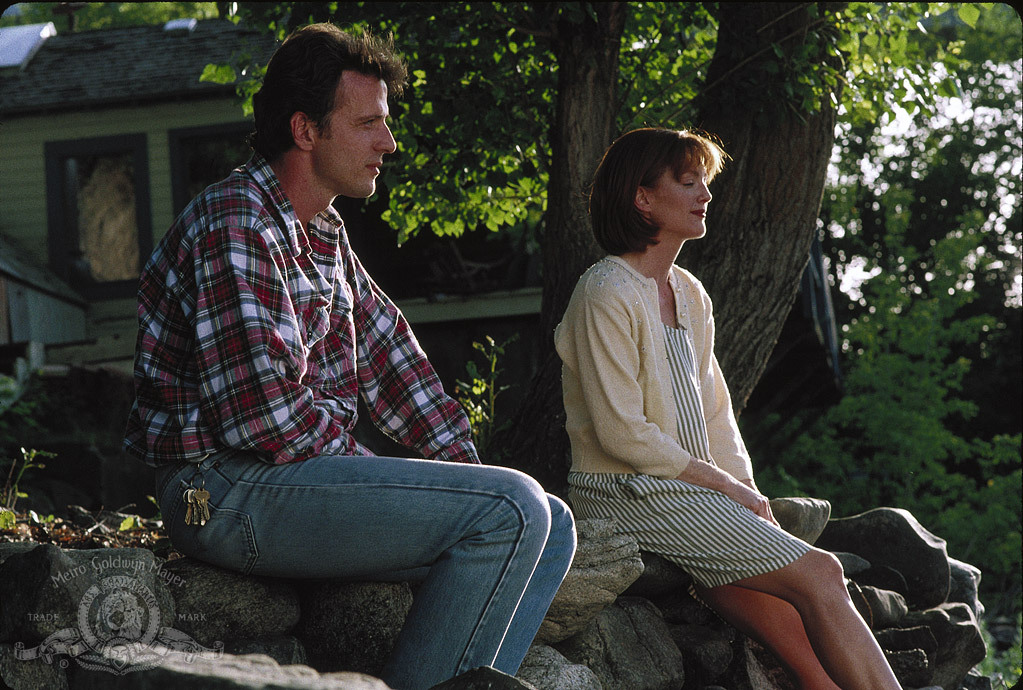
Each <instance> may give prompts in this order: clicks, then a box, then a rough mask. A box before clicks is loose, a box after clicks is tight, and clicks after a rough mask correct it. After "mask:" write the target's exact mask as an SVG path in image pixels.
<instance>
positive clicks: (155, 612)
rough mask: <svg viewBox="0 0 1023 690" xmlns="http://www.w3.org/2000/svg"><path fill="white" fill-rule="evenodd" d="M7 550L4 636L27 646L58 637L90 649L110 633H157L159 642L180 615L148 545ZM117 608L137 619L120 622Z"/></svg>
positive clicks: (0, 630) (1, 577) (0, 567)
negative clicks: (80, 548)
mask: <svg viewBox="0 0 1023 690" xmlns="http://www.w3.org/2000/svg"><path fill="white" fill-rule="evenodd" d="M8 553H9V555H8V556H7V557H6V558H5V560H4V561H3V563H2V564H0V582H3V585H4V589H3V600H2V605H0V641H3V642H22V643H25V644H26V645H28V644H30V643H37V642H41V641H43V640H45V639H47V638H50V637H51V636H54V635H56V636H57V638H60V639H61V640H71V639H72V638H75V639H76V640H78V641H80V642H81V641H84V643H85V644H86V646H88V647H90V648H91V647H95V646H99V645H100V644H101V643H102V642H103V641H105V640H106V639H108V638H110V639H112V638H118V637H128V638H131V639H130V641H133V642H137V641H140V640H142V639H143V638H148V637H150V635H149V633H150V632H152V633H153V635H152V638H153V639H155V637H156V634H157V633H158V632H159V631H160V630H161V629H162V628H163V627H164V624H165V622H171V621H173V620H174V614H175V609H174V601H173V599H172V598H171V596H170V594H169V593H168V591H167V587H166V585H165V584H164V575H163V573H162V569H161V562H160V561H159V560H158V559H157V558H156V557H155V556H154V555H153V552H152V551H149V550H148V549H82V550H67V551H63V550H61V549H60V548H59V547H57V546H55V545H53V544H38V545H35V546H34V547H33V548H30V549H11V550H9V551H8ZM114 609H117V610H118V611H124V612H130V613H131V614H132V617H131V619H130V620H121V619H119V618H118V617H117V616H116V615H113V614H114V611H113V610H114ZM104 614H110V615H104ZM57 638H53V640H54V641H56V639H57ZM148 641H152V640H147V641H146V642H145V643H146V644H148Z"/></svg>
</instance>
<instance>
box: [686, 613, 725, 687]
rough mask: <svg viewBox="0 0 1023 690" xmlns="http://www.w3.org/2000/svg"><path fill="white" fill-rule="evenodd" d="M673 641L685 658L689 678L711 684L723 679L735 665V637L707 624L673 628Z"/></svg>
mask: <svg viewBox="0 0 1023 690" xmlns="http://www.w3.org/2000/svg"><path fill="white" fill-rule="evenodd" d="M671 639H672V640H673V641H674V642H675V646H676V647H678V648H679V649H680V650H682V654H683V656H684V657H685V671H686V678H687V679H690V680H695V679H697V678H699V679H700V680H701V681H702V682H709V681H712V680H715V679H717V678H719V677H721V676H722V675H723V674H724V673H725V671H727V670H728V666H729V665H730V664H731V663H732V657H733V656H734V655H735V653H734V651H733V649H732V641H733V640H734V636H731V635H727V634H723V633H722V632H721V631H720V630H719V629H718V628H713V627H709V626H706V625H674V626H671Z"/></svg>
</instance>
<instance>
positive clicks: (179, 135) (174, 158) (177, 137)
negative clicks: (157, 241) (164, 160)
mask: <svg viewBox="0 0 1023 690" xmlns="http://www.w3.org/2000/svg"><path fill="white" fill-rule="evenodd" d="M251 131H252V125H251V124H250V123H247V122H236V123H231V124H225V125H215V126H212V127H192V128H189V129H175V130H171V131H170V133H169V145H170V156H171V187H172V191H171V194H172V195H173V201H174V213H175V214H177V213H181V211H182V209H184V208H185V206H186V205H187V204H188V202H189V201H191V200H192V199H193V198H195V196H196V195H198V194H199V192H201V191H202V190H204V189H205V188H206V187H208V186H209V185H211V184H213V183H214V182H218V181H220V180H222V179H224V178H225V177H227V175H228V173H230V172H231V171H232V170H234V169H235V168H237V167H238V166H239V165H241V164H242V163H244V162H245V161H247V160H248V159H249V156H250V155H252V151H251V149H250V148H249V145H248V144H247V143H246V139H247V138H248V134H249V132H251Z"/></svg>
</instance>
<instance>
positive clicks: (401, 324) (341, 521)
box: [125, 24, 575, 689]
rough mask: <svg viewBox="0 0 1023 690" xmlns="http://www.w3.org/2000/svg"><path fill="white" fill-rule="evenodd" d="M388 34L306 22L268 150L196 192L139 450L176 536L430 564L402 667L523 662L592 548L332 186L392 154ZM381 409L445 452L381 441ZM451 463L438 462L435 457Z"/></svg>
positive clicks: (157, 344)
mask: <svg viewBox="0 0 1023 690" xmlns="http://www.w3.org/2000/svg"><path fill="white" fill-rule="evenodd" d="M405 77H406V69H405V66H404V64H403V63H402V62H401V61H400V59H399V58H397V57H396V56H395V55H394V54H393V52H392V48H391V45H390V43H389V42H385V41H382V40H380V39H378V38H375V37H372V36H368V35H361V36H353V35H350V34H348V33H345V32H343V31H341V30H339V29H338V28H336V27H334V26H332V25H329V24H317V25H312V26H308V27H305V28H304V29H301V30H299V31H297V32H295V33H294V34H292V35H291V36H290V37H289V38H288V39H287V40H286V41H285V42H284V44H283V45H282V46H281V47H280V48H279V49H278V51H277V52H276V53H275V55H274V57H273V58H272V59H271V60H270V63H269V65H268V67H267V73H266V77H265V79H264V83H263V86H262V88H261V90H260V92H259V93H258V94H257V95H256V97H255V99H254V102H253V105H254V118H255V132H254V134H253V137H252V139H251V143H252V145H253V148H254V151H255V152H254V155H253V156H252V158H251V159H250V160H249V162H248V163H246V164H245V165H244V166H242V167H241V168H239V169H237V170H235V171H234V172H233V173H231V175H230V176H229V177H227V178H226V179H225V180H223V181H221V182H219V183H217V184H215V185H212V186H211V187H209V188H208V189H206V190H205V191H204V192H203V193H202V194H200V195H199V196H198V197H197V198H196V199H195V200H193V202H192V203H191V204H190V205H189V206H188V207H187V208H186V209H185V210H184V211H183V212H182V214H181V216H180V217H179V218H178V219H177V221H176V222H175V224H174V225H173V226H172V227H171V229H170V230H169V231H168V233H167V236H166V237H165V238H164V239H163V241H162V242H161V243H160V245H159V247H158V248H157V250H156V251H155V252H154V254H153V257H152V258H151V259H150V261H149V262H148V264H147V265H146V268H145V269H144V270H143V273H142V278H141V284H140V290H139V336H138V343H137V354H136V361H135V387H136V403H135V406H134V408H133V410H132V413H131V416H130V419H129V423H128V429H127V432H126V439H125V447H126V448H127V450H128V451H130V452H131V453H132V454H134V455H135V456H137V457H138V458H140V459H142V460H143V461H145V462H147V463H148V464H150V465H153V466H155V467H156V468H157V490H158V494H157V495H158V498H159V502H160V507H161V510H162V512H163V516H164V523H165V526H166V529H167V531H168V533H169V536H170V538H171V541H172V542H173V543H174V545H175V547H176V548H177V549H178V550H180V551H181V552H182V553H185V554H187V555H190V556H193V557H195V558H199V559H202V560H205V561H208V562H210V563H214V564H216V565H220V566H222V567H225V568H231V569H234V570H237V571H240V572H243V573H253V574H259V575H271V576H281V577H314V578H327V577H350V578H367V579H372V578H375V579H389V580H393V579H404V578H409V579H412V578H416V579H419V578H422V580H423V582H422V585H421V586H420V588H419V589H418V590H417V593H416V597H415V602H414V604H413V607H412V610H411V612H410V613H409V616H408V619H407V621H406V624H405V627H404V628H403V630H402V632H401V634H400V636H399V638H398V640H397V643H396V645H395V649H394V651H393V653H392V655H391V657H390V659H389V660H388V663H387V666H386V668H385V669H384V672H383V674H382V676H383V679H384V680H385V681H386V682H387V683H388V684H390V685H391V686H392V687H394V688H401V689H404V688H429V687H432V686H433V685H435V684H437V683H439V682H442V681H444V680H446V679H448V678H450V677H453V676H455V675H458V674H460V673H462V672H464V671H467V670H469V669H472V668H474V667H477V666H484V665H489V666H494V667H496V668H497V669H499V670H502V671H504V672H506V673H510V674H514V673H515V672H516V671H517V669H518V667H519V664H520V663H521V661H522V658H523V656H524V655H525V653H526V651H527V649H528V647H529V644H530V642H531V641H532V638H533V636H534V635H535V633H536V630H537V628H538V627H539V625H540V622H541V621H542V619H543V616H544V614H545V613H546V610H547V607H548V605H549V604H550V601H551V599H552V598H553V597H554V594H555V592H556V591H557V588H558V586H559V585H560V583H561V580H562V579H563V577H564V575H565V573H566V572H567V570H568V567H569V565H570V563H571V559H572V556H573V553H574V550H575V531H574V524H573V521H572V517H571V514H570V512H569V511H568V508H567V507H566V506H565V504H564V503H563V502H561V501H560V500H558V499H557V498H555V497H553V496H549V495H547V494H545V493H544V491H543V489H542V488H541V487H540V486H539V485H538V484H537V483H536V482H535V481H534V480H532V479H531V478H529V477H528V476H526V475H525V474H522V473H520V472H517V471H515V470H510V469H507V468H500V467H490V466H483V465H480V464H479V460H478V458H477V453H476V450H475V448H474V447H473V444H472V441H471V440H470V430H469V424H468V421H467V419H466V416H465V414H464V412H463V411H462V410H461V408H460V407H459V405H458V404H457V403H456V402H455V401H454V400H452V399H451V398H450V397H448V396H447V395H446V394H445V393H444V391H443V389H442V387H441V385H440V382H439V380H438V379H437V376H436V374H435V373H434V371H433V369H432V367H431V366H430V364H429V362H428V361H427V359H426V356H425V355H424V354H423V352H422V350H421V349H420V347H419V345H418V343H417V342H416V340H415V338H414V337H413V335H412V333H411V331H410V330H409V326H408V324H407V323H406V321H405V319H404V318H403V317H402V315H401V313H400V312H399V311H398V310H397V308H396V307H395V306H394V305H393V304H392V303H391V302H390V300H389V299H388V298H387V297H386V295H384V294H383V292H381V291H380V289H379V288H378V287H377V286H376V284H375V283H374V282H373V281H372V280H371V279H370V277H369V276H368V275H367V274H366V272H365V270H364V269H363V267H362V265H361V264H360V263H359V260H358V258H357V257H356V256H355V254H354V253H353V252H352V250H351V247H350V246H349V244H348V239H347V236H346V235H345V231H344V225H343V223H342V221H341V218H340V217H339V215H338V214H337V212H336V211H335V210H334V209H333V208H332V207H331V202H332V201H333V199H334V198H335V197H336V196H337V195H341V194H343V195H346V196H352V197H367V196H369V195H371V194H372V193H373V192H374V190H375V186H376V177H377V175H378V174H379V172H380V166H381V164H382V160H383V157H384V155H385V154H388V153H392V152H393V151H394V150H395V142H394V138H393V137H392V136H391V132H390V130H389V129H388V127H387V117H388V107H387V95H388V91H393V92H400V90H401V88H402V86H403V84H404V80H405ZM357 396H361V397H362V399H363V401H364V402H365V403H366V406H367V408H368V409H369V412H370V415H371V417H372V419H373V421H374V422H375V423H376V424H377V426H379V427H380V428H381V429H382V430H384V431H385V432H386V433H387V434H388V435H390V436H391V437H392V438H394V439H395V440H397V441H399V442H401V443H403V444H404V445H406V446H408V447H409V448H411V449H413V450H414V451H415V452H416V453H417V454H418V455H419V456H420V457H423V458H430V459H429V460H418V459H399V458H380V457H373V456H372V453H371V452H370V451H369V450H368V449H366V448H364V447H363V446H362V445H360V444H359V443H358V442H357V441H356V440H355V439H354V438H353V436H352V430H353V427H354V425H355V422H356V407H357V401H358V397H357ZM438 460H440V461H450V462H436V461H438Z"/></svg>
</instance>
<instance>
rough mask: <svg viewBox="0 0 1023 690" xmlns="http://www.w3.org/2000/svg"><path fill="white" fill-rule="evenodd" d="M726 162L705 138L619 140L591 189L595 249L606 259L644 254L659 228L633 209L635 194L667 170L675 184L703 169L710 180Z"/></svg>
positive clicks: (682, 133)
mask: <svg viewBox="0 0 1023 690" xmlns="http://www.w3.org/2000/svg"><path fill="white" fill-rule="evenodd" d="M726 160H728V154H727V153H725V151H724V149H722V148H721V146H720V145H719V144H718V143H717V142H715V141H714V140H713V139H711V137H710V135H708V134H705V133H696V132H693V131H691V130H676V129H664V128H654V127H644V128H642V129H634V130H632V131H631V132H627V133H626V134H623V135H622V136H620V137H618V138H617V139H616V140H615V141H614V143H612V144H611V146H609V147H608V149H607V151H605V152H604V156H603V158H601V160H600V164H599V165H598V166H597V171H596V172H595V173H594V175H593V184H592V186H591V187H590V202H589V212H590V221H591V224H592V227H593V235H594V237H595V239H596V240H597V244H599V245H600V247H601V248H602V249H603V250H604V251H606V252H607V253H609V254H615V255H621V254H625V253H627V252H633V251H643V250H644V249H645V248H646V247H648V246H650V245H652V244H656V243H657V240H655V239H654V236H655V235H657V232H658V230H659V229H658V228H657V227H656V226H655V225H653V224H652V223H651V222H650V221H649V220H648V219H647V218H646V217H645V216H644V215H643V214H642V213H640V211H639V209H637V208H636V203H635V201H636V190H638V189H639V188H640V187H652V186H654V185H655V184H656V183H657V180H659V179H660V177H661V175H663V174H664V172H665V171H666V170H670V171H671V173H672V175H673V176H674V177H675V179H680V178H681V177H682V174H683V173H685V172H687V171H691V170H694V169H695V168H697V167H701V166H702V167H703V168H704V170H706V172H707V178H708V180H712V179H714V176H716V175H717V174H718V173H719V172H721V169H722V168H723V167H724V164H725V161H726Z"/></svg>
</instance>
